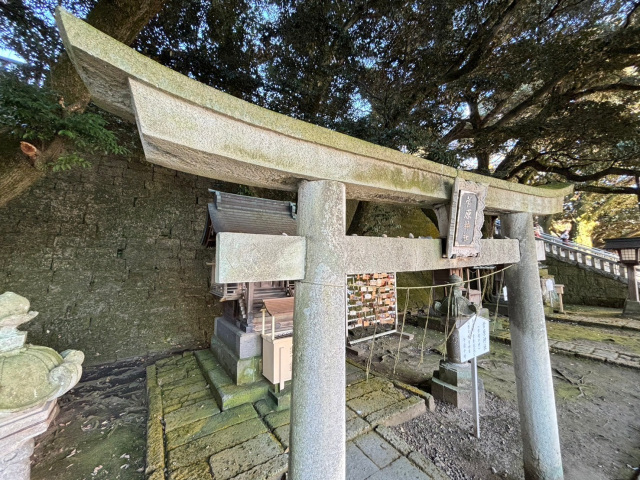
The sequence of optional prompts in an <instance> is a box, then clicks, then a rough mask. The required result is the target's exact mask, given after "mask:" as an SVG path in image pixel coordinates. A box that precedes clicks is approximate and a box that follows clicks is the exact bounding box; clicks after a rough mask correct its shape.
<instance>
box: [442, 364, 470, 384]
mask: <svg viewBox="0 0 640 480" xmlns="http://www.w3.org/2000/svg"><path fill="white" fill-rule="evenodd" d="M438 378H439V379H440V380H441V381H442V382H445V383H448V384H449V385H453V386H455V387H459V386H465V387H468V386H469V385H470V384H471V364H470V363H452V362H447V361H444V360H441V361H440V369H439V370H438Z"/></svg>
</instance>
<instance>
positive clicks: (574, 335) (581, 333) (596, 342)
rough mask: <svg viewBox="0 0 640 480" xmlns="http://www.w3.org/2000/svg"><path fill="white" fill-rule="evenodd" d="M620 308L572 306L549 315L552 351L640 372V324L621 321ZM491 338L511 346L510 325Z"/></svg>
mask: <svg viewBox="0 0 640 480" xmlns="http://www.w3.org/2000/svg"><path fill="white" fill-rule="evenodd" d="M619 315H620V310H619V309H611V308H601V307H584V306H575V305H569V306H567V307H566V312H565V313H564V314H559V313H553V314H548V315H547V336H548V339H549V351H551V352H553V353H560V354H564V355H575V356H577V357H581V358H587V359H590V360H598V361H601V362H609V363H613V364H615V365H621V366H624V367H630V368H637V369H640V321H638V320H633V319H628V318H621V317H620V316H619ZM502 324H503V326H504V328H503V329H499V330H496V331H494V332H492V334H491V338H492V339H493V340H496V341H500V342H503V343H506V344H510V343H511V334H510V333H509V322H508V320H506V319H504V320H503V321H502Z"/></svg>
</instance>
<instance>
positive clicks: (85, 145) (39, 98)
mask: <svg viewBox="0 0 640 480" xmlns="http://www.w3.org/2000/svg"><path fill="white" fill-rule="evenodd" d="M0 129H2V130H6V132H7V133H9V134H10V135H11V136H13V137H14V138H17V139H20V140H26V141H29V142H32V143H34V144H35V145H36V147H38V148H40V150H43V151H44V150H45V149H46V148H47V146H49V145H50V144H51V142H53V141H54V140H55V139H62V140H63V142H64V145H65V147H66V152H65V153H63V154H62V155H61V156H60V157H59V158H57V159H53V162H52V163H51V165H50V166H51V167H52V168H53V170H54V171H58V170H68V169H69V168H71V167H73V166H83V167H87V166H89V165H90V163H89V162H88V161H86V160H85V159H84V155H87V154H94V153H111V154H117V155H126V154H128V153H129V150H128V149H127V148H126V147H124V146H122V145H121V144H120V142H119V141H118V138H117V136H116V135H115V133H114V132H113V131H112V130H110V129H109V128H108V122H107V120H106V119H105V118H104V116H102V115H99V114H97V113H91V112H84V113H71V112H68V111H67V110H66V109H65V107H64V105H62V102H60V101H59V100H58V96H57V95H56V94H55V92H52V91H51V90H49V89H47V88H45V87H39V86H36V85H32V84H29V83H26V82H23V81H22V80H20V79H19V78H18V77H17V76H16V75H13V74H10V73H2V74H0Z"/></svg>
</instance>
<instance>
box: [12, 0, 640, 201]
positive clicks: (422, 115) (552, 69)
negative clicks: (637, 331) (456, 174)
mask: <svg viewBox="0 0 640 480" xmlns="http://www.w3.org/2000/svg"><path fill="white" fill-rule="evenodd" d="M119 2H121V3H130V2H127V1H125V0H119V1H117V0H112V2H111V3H114V4H118V3H119ZM56 3H57V2H56V1H54V0H6V1H5V2H0V11H2V13H5V16H4V18H3V19H2V20H0V44H2V45H4V46H7V47H10V48H12V49H13V50H15V51H16V52H18V53H20V54H21V55H22V56H23V57H24V58H25V59H27V60H28V61H29V63H30V64H31V65H47V64H51V62H52V61H53V60H52V59H53V58H54V57H55V55H57V53H58V51H59V48H60V47H59V41H58V39H57V34H56V33H55V32H54V31H53V26H52V23H51V21H50V12H51V9H52V8H53V7H54V4H56ZM62 3H63V5H64V6H65V7H67V8H69V9H71V10H72V11H73V12H74V13H76V14H78V15H80V16H83V15H88V17H89V18H91V16H92V15H93V18H94V23H96V22H97V23H98V24H99V22H98V21H97V20H96V18H97V17H99V12H98V13H96V11H97V10H98V5H100V4H101V3H108V2H105V0H102V1H96V0H82V1H76V2H71V1H68V0H66V1H64V2H62ZM142 3H145V4H146V3H149V2H142ZM156 3H158V2H156ZM160 3H164V7H163V8H162V10H161V11H160V14H158V15H157V16H152V18H153V19H152V20H151V22H150V23H148V25H147V26H146V27H145V28H144V29H143V30H142V32H141V33H140V34H139V35H137V37H135V36H134V37H132V38H131V39H129V40H132V39H133V38H135V43H134V47H135V48H137V49H138V50H139V51H141V52H142V53H144V54H145V55H148V56H150V57H152V58H154V59H155V60H157V61H159V62H161V63H163V64H165V65H167V66H169V67H171V68H173V69H175V70H178V71H180V72H182V73H184V74H187V75H189V76H191V77H193V78H195V79H197V80H199V81H201V82H204V83H207V84H209V85H212V86H214V87H216V88H219V89H222V90H224V91H227V92H229V93H231V94H232V95H235V96H238V97H240V98H244V99H246V100H249V101H252V102H254V103H257V104H260V105H263V106H265V107H267V108H270V109H273V110H276V111H279V112H281V113H285V114H287V115H291V116H294V117H297V118H301V119H304V120H306V121H309V122H313V123H316V124H319V125H323V126H326V127H328V128H332V129H335V130H338V131H342V132H345V133H348V134H350V135H354V136H357V137H360V138H363V139H366V140H369V141H372V142H375V143H378V144H381V145H385V146H389V147H391V148H396V149H401V150H403V151H408V152H411V153H415V154H417V155H420V156H423V157H425V158H429V159H432V160H435V161H438V162H442V163H447V164H449V165H454V166H460V167H463V168H471V169H476V170H477V171H479V172H480V173H484V174H488V175H493V176H497V177H500V178H504V179H509V180H513V181H518V182H521V183H534V184H540V183H546V182H550V181H558V180H560V181H563V180H564V181H569V182H573V183H575V184H576V187H577V189H578V190H582V191H588V192H592V193H595V194H604V193H624V194H634V195H637V194H638V175H639V174H640V157H639V153H640V145H639V144H638V133H639V129H640V121H639V116H638V113H639V109H640V77H639V73H638V69H637V62H638V58H639V55H640V12H639V9H638V7H639V6H640V2H638V1H637V0H633V1H632V0H599V1H588V0H484V1H475V0H473V1H472V0H451V1H447V2H429V1H421V2H417V1H399V0H353V1H349V2H344V1H337V0H324V1H320V0H311V1H309V0H306V1H302V0H215V1H205V0H167V1H165V2H160ZM157 10H159V7H157ZM33 68H34V71H33V73H32V74H31V75H32V77H33V78H36V79H37V78H41V77H45V76H46V75H47V72H46V70H47V69H46V67H45V68H43V69H42V70H43V71H38V68H37V67H33Z"/></svg>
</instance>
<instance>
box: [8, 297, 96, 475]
mask: <svg viewBox="0 0 640 480" xmlns="http://www.w3.org/2000/svg"><path fill="white" fill-rule="evenodd" d="M29 306H30V305H29V301H28V300H27V299H26V298H24V297H21V296H20V295H16V294H15V293H12V292H6V293H3V294H2V295H0V479H7V480H9V479H11V480H28V479H29V477H30V473H31V466H30V456H31V453H33V447H34V437H35V436H37V435H40V434H41V433H44V432H45V431H46V429H47V427H48V426H49V424H50V423H51V421H52V420H53V418H54V417H55V415H56V413H57V412H58V407H57V398H58V397H59V396H61V395H62V394H64V393H66V392H67V391H69V390H70V389H71V388H73V387H74V386H75V385H76V384H77V383H78V381H79V380H80V376H81V375H82V362H83V360H84V354H83V353H82V352H80V351H77V350H66V351H64V352H62V354H58V353H57V352H56V351H55V350H53V349H51V348H47V347H40V346H36V345H27V344H25V340H26V337H27V333H26V332H21V331H19V330H18V329H17V327H18V326H19V325H21V324H23V323H26V322H28V321H29V320H31V319H32V318H34V317H35V316H36V315H38V312H31V311H29Z"/></svg>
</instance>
